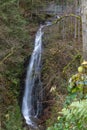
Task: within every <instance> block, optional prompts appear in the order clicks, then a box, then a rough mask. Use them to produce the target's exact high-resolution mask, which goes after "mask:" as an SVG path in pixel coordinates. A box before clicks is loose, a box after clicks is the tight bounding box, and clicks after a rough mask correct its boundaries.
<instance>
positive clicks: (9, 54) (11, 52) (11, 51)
mask: <svg viewBox="0 0 87 130" xmlns="http://www.w3.org/2000/svg"><path fill="white" fill-rule="evenodd" d="M13 50H14V47H12V48H11V50H10V52H9V53H8V54H7V55H6V56H5V57H4V58H3V59H2V60H1V61H0V65H1V64H2V63H3V62H4V61H5V60H7V59H8V58H9V57H10V56H11V55H12V54H13Z"/></svg>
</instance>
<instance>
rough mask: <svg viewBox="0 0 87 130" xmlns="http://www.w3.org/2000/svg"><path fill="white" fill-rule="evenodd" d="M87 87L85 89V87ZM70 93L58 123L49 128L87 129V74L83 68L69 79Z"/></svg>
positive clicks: (57, 129) (50, 129) (52, 129)
mask: <svg viewBox="0 0 87 130" xmlns="http://www.w3.org/2000/svg"><path fill="white" fill-rule="evenodd" d="M84 87H85V89H84ZM68 91H69V94H68V96H67V97H66V100H65V104H64V108H63V109H62V111H61V112H59V116H58V118H57V121H56V123H54V124H53V125H52V126H51V127H48V129H47V130H86V129H87V96H86V95H87V74H86V73H85V72H84V73H83V71H82V70H81V71H80V72H78V74H76V75H73V76H72V77H71V78H70V80H69V86H68Z"/></svg>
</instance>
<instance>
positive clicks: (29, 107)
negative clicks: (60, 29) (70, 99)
mask: <svg viewBox="0 0 87 130" xmlns="http://www.w3.org/2000/svg"><path fill="white" fill-rule="evenodd" d="M49 25H51V23H50V22H48V23H46V25H41V26H40V28H39V30H38V31H37V33H36V38H35V45H34V50H33V53H32V56H31V59H30V63H29V65H28V69H27V75H26V80H25V91H24V96H23V102H22V114H23V117H24V119H25V120H26V123H27V124H28V125H31V126H35V123H34V122H33V121H32V117H33V118H38V117H39V115H40V114H41V112H42V110H43V106H42V103H41V101H42V99H43V92H42V91H41V90H42V84H41V54H42V36H43V31H42V29H43V28H44V27H46V26H49Z"/></svg>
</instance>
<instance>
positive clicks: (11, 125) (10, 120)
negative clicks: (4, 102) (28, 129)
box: [3, 104, 25, 130]
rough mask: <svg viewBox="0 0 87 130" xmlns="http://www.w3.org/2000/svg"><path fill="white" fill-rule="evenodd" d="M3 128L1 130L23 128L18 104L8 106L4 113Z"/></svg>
mask: <svg viewBox="0 0 87 130" xmlns="http://www.w3.org/2000/svg"><path fill="white" fill-rule="evenodd" d="M3 123H4V126H5V129H4V128H3V130H25V129H23V128H22V121H21V114H20V109H19V107H18V104H15V105H13V106H10V107H9V108H8V111H7V113H6V114H5V122H3Z"/></svg>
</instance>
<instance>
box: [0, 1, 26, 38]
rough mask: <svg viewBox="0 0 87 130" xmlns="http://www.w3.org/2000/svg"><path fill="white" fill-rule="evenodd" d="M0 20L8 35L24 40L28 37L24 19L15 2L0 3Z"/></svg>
mask: <svg viewBox="0 0 87 130" xmlns="http://www.w3.org/2000/svg"><path fill="white" fill-rule="evenodd" d="M0 19H1V21H2V22H3V23H4V25H5V26H7V27H8V28H7V30H6V32H8V34H9V35H11V36H13V37H16V38H20V39H21V40H25V39H26V38H27V37H28V31H27V30H26V29H25V26H26V25H27V21H26V19H25V18H24V17H23V15H22V13H21V10H20V8H19V5H18V1H17V0H8V1H6V0H4V1H0Z"/></svg>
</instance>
